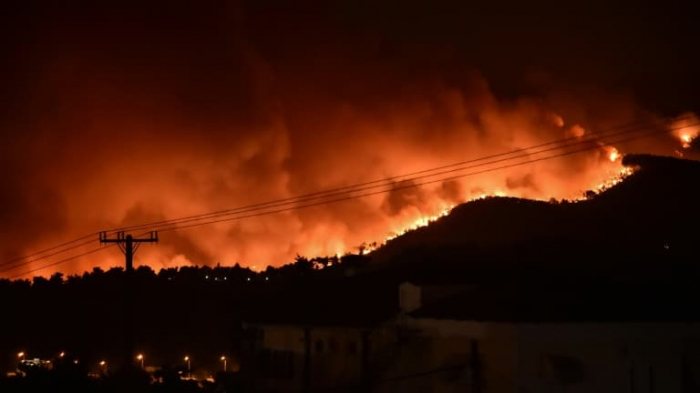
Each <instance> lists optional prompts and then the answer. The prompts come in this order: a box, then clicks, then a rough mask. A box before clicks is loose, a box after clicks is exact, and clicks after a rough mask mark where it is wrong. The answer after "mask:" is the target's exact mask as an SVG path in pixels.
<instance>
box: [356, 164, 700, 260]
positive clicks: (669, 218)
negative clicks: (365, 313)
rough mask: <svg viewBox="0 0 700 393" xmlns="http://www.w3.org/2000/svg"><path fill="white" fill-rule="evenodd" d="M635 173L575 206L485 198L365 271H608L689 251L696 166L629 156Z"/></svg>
mask: <svg viewBox="0 0 700 393" xmlns="http://www.w3.org/2000/svg"><path fill="white" fill-rule="evenodd" d="M623 163H624V164H625V165H628V166H632V167H634V168H635V169H636V170H635V172H634V173H633V174H632V175H631V176H630V177H628V178H627V179H626V180H625V181H623V182H621V183H619V184H618V185H617V186H615V187H612V188H611V189H609V190H607V191H605V192H603V193H601V194H599V195H596V196H594V197H592V198H590V199H589V200H586V201H581V202H577V203H571V202H567V201H563V202H559V203H551V202H541V201H532V200H524V199H517V198H497V197H494V198H487V199H483V200H477V201H474V202H469V203H466V204H463V205H460V206H458V207H456V208H455V209H454V210H453V211H452V213H451V214H450V215H449V216H446V217H443V218H441V219H440V220H438V221H437V222H435V223H433V224H432V225H430V226H427V227H424V228H421V229H418V230H416V231H413V232H410V233H407V234H406V235H404V236H401V237H399V238H396V239H394V240H392V241H390V242H389V243H388V244H387V245H386V246H384V247H382V248H381V249H379V250H377V251H376V252H375V253H373V254H372V261H373V263H372V264H371V267H370V269H369V270H372V271H374V270H382V269H393V268H395V267H400V268H402V269H405V268H406V267H407V265H412V264H416V263H419V264H420V263H424V264H426V265H443V264H454V263H459V264H463V265H469V264H471V266H467V267H468V268H473V267H474V265H487V264H489V263H491V264H498V265H510V264H515V265H518V264H535V265H539V266H549V267H551V268H554V269H559V268H566V269H576V268H592V266H599V267H600V266H610V267H617V268H623V267H627V265H628V264H635V265H637V264H639V263H640V262H641V261H640V260H639V258H642V256H644V257H645V258H644V260H645V261H646V260H648V259H649V258H652V257H661V256H667V255H669V254H673V255H676V256H680V255H685V254H688V253H690V252H691V251H692V250H693V249H694V247H695V246H694V241H695V239H696V238H697V228H698V227H699V226H700V203H699V201H700V182H699V181H700V162H697V161H689V160H682V159H676V158H670V157H657V156H650V155H630V156H627V157H625V159H624V161H623Z"/></svg>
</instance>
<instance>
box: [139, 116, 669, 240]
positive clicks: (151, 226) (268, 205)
mask: <svg viewBox="0 0 700 393" xmlns="http://www.w3.org/2000/svg"><path fill="white" fill-rule="evenodd" d="M640 131H644V130H643V129H636V130H628V131H624V132H618V133H615V134H612V135H609V136H606V137H605V138H610V137H615V136H621V135H625V134H629V133H638V132H640ZM664 132H665V131H664ZM569 139H570V138H569ZM600 142H601V139H600V138H599V139H596V140H583V141H581V140H577V141H576V142H575V143H570V144H568V145H564V146H557V147H551V148H548V149H543V150H539V151H535V152H527V150H531V149H532V148H527V149H519V150H516V151H512V152H508V153H501V154H497V155H493V156H489V157H498V156H505V155H510V154H513V153H517V152H525V153H522V154H520V155H519V156H514V157H507V158H501V159H499V160H491V161H488V162H485V163H480V164H474V165H470V166H466V167H460V168H454V167H455V166H457V165H464V164H466V163H471V162H477V161H482V160H484V158H480V159H476V160H470V161H464V162H462V163H458V164H451V165H445V166H442V167H438V168H433V169H429V170H423V171H419V172H414V174H416V173H427V172H430V171H435V170H437V169H440V168H450V167H452V169H449V170H444V171H442V172H437V173H431V174H427V175H422V176H415V177H412V178H406V179H403V180H401V181H399V182H398V184H401V183H407V182H411V181H415V180H420V179H426V178H430V177H435V176H439V175H444V174H447V173H454V172H459V171H463V170H467V169H472V168H477V167H483V166H488V165H493V164H496V163H499V162H505V161H511V160H515V159H520V158H526V157H529V156H533V155H537V154H542V153H546V152H551V151H556V150H560V149H566V148H570V147H574V146H576V145H586V144H590V143H600ZM607 143H616V142H607ZM551 144H552V143H548V144H543V145H551ZM599 147H600V146H598V145H596V146H594V147H593V148H599ZM406 176H409V175H408V174H407V175H402V176H394V177H391V178H387V179H396V178H399V177H406ZM387 179H382V180H377V181H373V182H367V183H360V184H359V185H357V186H347V187H342V189H347V190H346V191H339V192H333V191H334V190H328V191H322V192H316V193H312V194H306V195H302V196H297V197H293V198H285V199H280V200H277V201H271V202H266V203H262V204H255V205H249V206H243V207H239V208H236V209H228V210H222V211H218V212H213V213H207V214H201V215H195V216H188V217H182V218H177V219H172V220H164V221H158V222H154V223H149V224H142V225H137V226H133V227H127V229H128V230H137V229H155V228H159V227H164V226H169V225H175V224H184V223H189V222H196V221H202V220H208V219H213V218H218V217H224V216H231V215H236V214H242V213H249V212H254V211H259V210H264V209H269V208H276V207H282V206H288V205H294V204H298V203H301V202H309V201H313V200H319V199H324V198H330V197H336V196H342V195H345V194H349V193H354V192H360V191H366V190H371V189H376V188H380V187H387V186H394V187H396V183H394V184H377V185H373V186H367V187H359V186H361V185H365V184H376V183H380V182H385V181H386V180H387ZM351 188H352V189H351ZM246 217H247V216H246Z"/></svg>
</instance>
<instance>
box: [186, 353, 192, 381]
mask: <svg viewBox="0 0 700 393" xmlns="http://www.w3.org/2000/svg"><path fill="white" fill-rule="evenodd" d="M185 362H187V378H190V377H191V372H190V371H191V367H190V357H189V356H185Z"/></svg>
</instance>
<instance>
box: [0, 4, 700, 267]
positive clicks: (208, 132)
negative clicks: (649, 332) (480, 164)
mask: <svg viewBox="0 0 700 393" xmlns="http://www.w3.org/2000/svg"><path fill="white" fill-rule="evenodd" d="M376 3H377V2H371V1H346V2H345V1H344V2H286V1H264V0H256V1H249V2H224V1H206V2H196V1H192V2H181V1H168V2H160V1H154V2H135V1H134V2H132V1H126V2H87V1H85V2H82V1H62V2H52V1H44V2H31V1H12V2H10V3H9V4H7V3H3V5H2V11H1V13H0V48H2V53H3V54H2V57H3V60H2V62H0V104H1V105H0V159H2V166H0V168H1V169H0V171H1V173H2V179H3V181H4V185H3V187H2V189H0V217H2V220H1V221H0V238H1V239H2V243H0V256H1V257H2V259H10V258H12V257H15V256H18V255H23V254H25V253H28V252H32V251H36V250H39V249H42V248H45V247H48V246H50V245H52V244H54V243H56V242H61V241H65V240H71V239H73V238H76V237H79V236H82V235H85V234H87V233H91V232H93V231H96V230H101V229H108V228H114V227H117V226H121V225H128V224H138V223H143V222H150V221H156V220H161V219H170V218H176V217H180V216H184V215H189V214H198V213H206V212H209V211H215V210H219V209H226V208H230V207H236V206H241V205H245V204H251V203H256V202H261V201H267V200H272V199H276V198H283V197H289V196H293V195H298V194H302V193H306V192H313V191H316V190H319V189H326V188H330V187H337V186H342V185H346V184H353V183H358V182H363V181H368V180H373V179H377V178H383V177H387V176H391V175H394V174H400V173H407V172H411V171H416V170H420V169H423V168H429V167H433V166H438V165H442V164H445V163H450V162H455V161H459V160H464V159H468V158H475V157H481V156H485V155H488V154H493V153H498V152H503V151H508V150H512V149H514V148H522V147H527V146H531V145H535V144H537V143H541V142H543V141H549V140H552V139H558V138H563V137H566V136H571V135H572V133H573V132H574V131H573V130H574V129H575V127H581V128H583V129H585V130H586V132H589V133H590V132H593V133H595V132H598V131H603V130H605V129H607V128H609V127H612V126H614V125H619V124H625V123H629V122H631V121H639V120H649V119H657V118H660V117H661V116H676V115H679V114H682V113H687V112H697V111H698V110H699V109H700V100H699V99H698V95H697V93H696V92H697V91H699V90H700V75H699V74H698V71H697V70H698V69H700V56H697V37H700V27H699V26H698V23H697V17H696V16H697V15H698V13H697V12H696V9H691V7H695V8H697V5H691V4H683V3H676V4H674V3H670V2H664V3H658V4H641V3H630V4H621V3H616V2H607V1H606V2H602V1H593V2H580V3H569V2H554V1H552V2H522V3H516V2H499V3H495V2H483V3H482V2H478V3H475V4H468V2H455V3H448V2H432V1H431V2H425V4H410V5H409V4H408V3H406V2H399V1H396V2H394V1H385V2H381V4H376ZM688 3H690V2H688ZM560 120H561V122H560ZM562 123H563V124H562ZM677 148H678V143H677V141H675V140H674V139H673V138H671V137H670V136H667V137H659V138H657V139H655V140H653V141H648V140H647V141H644V142H639V143H636V144H633V145H629V146H624V147H619V149H620V150H621V151H623V152H627V151H643V152H652V153H662V154H672V152H673V151H674V149H677ZM617 165H619V163H618V164H617ZM615 169H616V167H614V166H612V164H611V163H609V162H608V161H607V157H605V152H604V151H595V150H594V151H591V152H588V153H586V154H584V155H579V156H576V157H568V158H564V159H561V160H555V161H552V162H549V163H546V164H542V165H539V164H538V165H532V166H530V167H527V168H518V169H517V170H512V171H508V172H506V173H500V172H499V173H493V174H490V175H489V176H487V177H480V178H472V179H469V181H466V180H465V181H460V182H451V183H445V184H439V185H437V186H435V187H432V188H420V189H412V190H402V191H400V192H395V193H389V194H386V195H378V196H376V197H373V198H368V199H363V200H356V201H351V202H348V203H344V204H337V205H329V206H322V207H319V208H316V209H308V210H304V211H299V212H287V213H284V214H281V215H276V216H270V217H266V218H260V219H251V220H244V221H237V222H234V223H230V224H226V225H217V226H211V227H206V228H201V229H198V230H191V231H187V232H173V233H170V234H168V236H167V237H162V240H163V242H162V244H161V245H159V246H158V247H157V248H149V251H146V252H144V253H143V254H141V258H142V259H141V260H140V261H139V260H137V263H148V264H150V265H152V266H154V267H156V268H158V267H162V266H174V265H177V264H183V263H198V264H214V263H217V262H220V263H222V264H233V263H235V262H241V263H242V264H244V265H256V266H258V267H264V266H265V265H267V264H273V265H279V264H282V263H285V262H289V261H290V260H291V258H293V257H294V255H296V254H297V253H300V254H304V255H309V256H315V255H320V254H335V253H342V252H346V251H351V250H353V249H355V248H356V247H357V246H358V245H359V244H361V243H362V242H364V241H372V240H376V239H381V238H383V237H384V236H386V235H387V234H389V233H391V232H393V231H397V230H399V229H400V228H401V227H402V226H404V225H405V224H406V223H409V222H412V221H413V220H415V219H416V218H419V217H422V216H425V215H430V214H434V213H435V212H436V211H439V210H440V209H442V208H444V207H445V206H447V205H453V204H456V203H460V202H463V201H464V200H466V199H468V198H469V197H472V196H474V195H478V194H480V193H484V192H486V193H491V192H494V191H496V190H500V191H503V192H504V193H506V194H508V195H514V196H523V197H531V198H542V199H548V198H550V197H556V198H565V197H566V198H568V197H571V196H572V195H580V194H581V193H582V192H583V191H585V190H586V189H588V188H589V187H590V186H591V185H593V184H597V182H599V181H600V178H601V176H605V175H607V174H609V173H610V171H614V170H615ZM95 243H97V240H96V241H95ZM120 260H121V257H120V255H119V254H118V253H116V252H115V253H112V254H109V255H107V254H105V256H101V257H100V258H99V259H98V258H97V257H95V258H93V259H89V260H87V259H86V260H80V261H75V263H73V264H71V265H64V266H62V267H61V269H63V270H64V271H67V272H80V271H82V270H84V269H89V268H90V266H94V265H100V266H103V267H108V266H111V265H116V264H117V263H119V261H120ZM37 266H40V265H37ZM18 272H20V271H10V272H5V273H2V274H3V275H11V274H14V273H18ZM43 273H50V271H45V272H43Z"/></svg>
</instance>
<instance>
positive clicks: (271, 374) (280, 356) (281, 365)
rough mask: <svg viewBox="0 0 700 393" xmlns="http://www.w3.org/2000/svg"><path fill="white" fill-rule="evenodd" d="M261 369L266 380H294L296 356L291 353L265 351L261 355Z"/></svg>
mask: <svg viewBox="0 0 700 393" xmlns="http://www.w3.org/2000/svg"><path fill="white" fill-rule="evenodd" d="M259 367H260V372H261V374H262V376H263V377H264V378H269V379H293V378H294V354H293V353H292V352H291V351H275V350H265V351H263V352H262V353H261V356H260V363H259Z"/></svg>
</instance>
